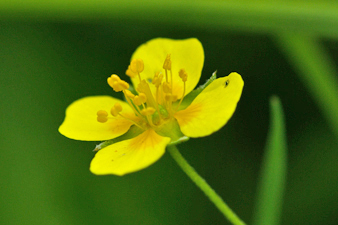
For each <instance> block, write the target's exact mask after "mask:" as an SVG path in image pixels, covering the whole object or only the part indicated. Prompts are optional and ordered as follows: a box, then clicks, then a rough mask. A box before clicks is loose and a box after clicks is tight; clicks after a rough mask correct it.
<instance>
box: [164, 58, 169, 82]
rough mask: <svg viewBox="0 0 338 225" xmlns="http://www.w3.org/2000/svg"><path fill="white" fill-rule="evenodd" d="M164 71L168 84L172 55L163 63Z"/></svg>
mask: <svg viewBox="0 0 338 225" xmlns="http://www.w3.org/2000/svg"><path fill="white" fill-rule="evenodd" d="M163 69H164V70H165V80H166V81H167V83H168V82H169V80H168V72H167V71H168V70H171V59H170V54H168V55H167V57H166V59H165V60H164V63H163Z"/></svg>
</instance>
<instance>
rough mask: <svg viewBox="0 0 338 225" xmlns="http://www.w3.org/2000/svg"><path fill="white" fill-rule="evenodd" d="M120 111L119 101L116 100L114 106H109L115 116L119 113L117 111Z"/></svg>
mask: <svg viewBox="0 0 338 225" xmlns="http://www.w3.org/2000/svg"><path fill="white" fill-rule="evenodd" d="M121 111H122V106H121V104H120V103H118V102H116V103H115V105H114V107H112V108H111V110H110V113H111V114H112V115H113V116H114V117H116V116H118V115H119V113H120V112H121Z"/></svg>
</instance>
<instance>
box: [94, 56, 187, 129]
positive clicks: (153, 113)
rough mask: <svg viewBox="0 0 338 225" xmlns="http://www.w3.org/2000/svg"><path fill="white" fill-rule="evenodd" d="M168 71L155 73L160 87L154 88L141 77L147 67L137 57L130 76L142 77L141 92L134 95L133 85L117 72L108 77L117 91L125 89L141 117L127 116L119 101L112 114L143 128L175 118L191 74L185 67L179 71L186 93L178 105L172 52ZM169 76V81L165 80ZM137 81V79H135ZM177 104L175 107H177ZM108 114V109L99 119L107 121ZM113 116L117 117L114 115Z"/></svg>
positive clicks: (138, 86) (167, 60) (127, 73)
mask: <svg viewBox="0 0 338 225" xmlns="http://www.w3.org/2000/svg"><path fill="white" fill-rule="evenodd" d="M163 69H164V71H158V72H157V73H155V75H154V78H153V79H152V81H151V83H152V84H153V85H154V86H155V87H156V89H155V91H156V93H154V90H153V89H151V88H150V86H149V82H148V81H147V80H145V79H141V72H143V70H144V63H143V60H142V59H133V60H132V61H131V62H130V65H129V66H128V69H127V70H126V75H128V76H129V77H131V78H135V77H136V76H138V78H139V81H140V82H139V83H138V84H137V86H136V87H137V88H136V90H137V92H138V93H139V94H138V95H135V94H133V93H132V92H131V91H129V90H128V89H129V84H128V83H127V82H125V81H124V80H121V79H120V77H119V76H118V75H116V74H113V75H111V76H110V77H109V78H108V80H107V81H108V84H109V85H110V86H111V87H112V88H113V89H114V91H116V92H120V91H122V92H123V94H124V96H125V99H126V101H127V103H128V104H129V105H130V107H131V109H132V110H133V111H134V115H135V116H136V117H137V119H135V118H133V119H131V118H129V116H126V115H127V114H126V115H123V113H122V114H121V113H120V112H121V111H122V106H121V104H120V103H116V104H115V105H114V107H112V108H111V110H110V113H111V115H113V116H114V117H117V116H120V117H122V118H124V119H127V120H129V121H131V122H132V123H133V124H134V125H136V126H138V127H139V128H141V129H147V128H149V127H156V126H160V125H161V124H162V123H163V122H165V121H166V120H169V119H170V118H172V116H173V115H174V113H175V112H176V111H177V110H178V109H179V106H180V105H181V103H182V100H183V98H184V95H185V91H186V90H185V89H186V81H187V78H188V74H187V72H186V71H185V70H184V69H181V70H180V71H179V73H178V75H179V77H180V78H181V79H182V81H183V93H182V97H181V96H179V97H181V98H180V101H179V103H178V104H174V102H176V101H177V100H178V96H177V93H173V90H176V89H175V88H174V87H173V84H174V82H173V81H174V80H173V74H172V71H171V55H170V54H168V55H167V56H166V59H165V60H164V63H163ZM163 78H165V80H163ZM133 81H134V82H135V80H133ZM174 106H175V108H174ZM108 119H109V118H108V113H107V112H106V111H104V110H100V111H98V112H97V121H99V122H101V123H105V122H107V120H108ZM111 119H113V118H111Z"/></svg>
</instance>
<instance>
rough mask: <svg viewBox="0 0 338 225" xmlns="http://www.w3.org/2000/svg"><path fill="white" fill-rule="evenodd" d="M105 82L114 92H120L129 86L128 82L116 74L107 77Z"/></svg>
mask: <svg viewBox="0 0 338 225" xmlns="http://www.w3.org/2000/svg"><path fill="white" fill-rule="evenodd" d="M107 82H108V84H109V86H110V87H112V88H113V89H114V91H116V92H120V91H123V90H126V89H128V88H129V84H128V83H127V82H125V81H124V80H121V79H120V77H119V76H117V75H116V74H113V75H111V76H110V77H108V79H107Z"/></svg>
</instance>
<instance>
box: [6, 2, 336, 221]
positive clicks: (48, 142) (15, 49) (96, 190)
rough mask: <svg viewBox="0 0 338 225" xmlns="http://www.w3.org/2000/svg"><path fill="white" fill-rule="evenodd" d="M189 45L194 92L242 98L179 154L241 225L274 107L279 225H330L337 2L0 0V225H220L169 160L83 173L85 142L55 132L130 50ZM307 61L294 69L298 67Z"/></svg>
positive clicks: (90, 145) (87, 153)
mask: <svg viewBox="0 0 338 225" xmlns="http://www.w3.org/2000/svg"><path fill="white" fill-rule="evenodd" d="M155 37H168V38H175V39H182V38H189V37H196V38H198V39H199V40H200V41H201V42H202V44H203V47H204V51H205V64H204V69H203V75H202V77H201V81H200V84H202V83H204V81H205V80H206V79H207V78H209V77H210V75H211V74H212V72H214V71H215V70H217V71H218V76H225V75H228V74H229V73H230V72H232V71H236V72H238V73H240V74H241V75H242V76H243V79H244V82H245V87H244V91H243V95H242V98H241V100H240V102H239V105H238V108H237V110H236V112H235V114H234V116H233V118H232V119H231V120H230V121H229V122H228V124H227V125H226V126H225V127H224V128H222V129H221V130H220V131H218V132H217V133H215V134H213V135H211V136H209V137H206V138H201V139H191V140H190V141H189V142H187V143H184V144H182V145H180V146H179V149H180V150H181V153H182V154H183V155H184V156H185V158H186V159H187V160H188V161H189V162H190V163H191V165H192V166H194V167H195V169H196V170H197V171H198V172H199V173H200V174H201V175H202V176H203V177H204V178H205V179H206V180H207V181H208V182H209V184H210V185H211V186H212V187H213V188H214V189H215V190H216V191H217V192H218V193H219V194H220V196H222V197H223V199H224V200H225V201H226V202H227V203H228V204H229V206H230V207H231V208H232V209H233V210H234V211H235V212H236V213H237V214H238V215H239V216H240V217H241V218H242V219H243V220H244V221H246V222H247V223H248V224H251V222H252V219H253V212H254V205H255V198H256V193H257V183H258V180H259V172H260V168H261V163H262V156H263V153H264V148H265V142H266V137H267V132H268V130H269V116H270V113H269V98H270V96H272V95H278V96H279V97H280V99H281V102H282V104H283V108H284V112H285V120H286V129H287V141H288V144H287V145H288V169H287V182H286V191H285V195H284V203H283V211H282V218H281V224H310V225H311V224H338V223H337V220H338V216H337V215H338V205H337V201H338V192H337V186H338V176H337V172H338V164H337V158H338V142H337V137H338V126H337V119H336V118H337V115H338V114H337V113H338V110H337V109H338V106H337V104H338V95H337V91H336V90H337V88H338V82H337V78H338V77H337V72H336V69H337V62H338V45H337V43H338V41H337V40H338V5H337V4H336V3H335V2H334V1H332V2H331V1H320V2H319V1H318V2H317V1H311V3H308V2H307V1H305V2H303V1H296V2H294V1H285V2H280V1H272V2H265V1H258V2H255V3H252V2H249V1H242V2H241V1H238V2H237V3H235V2H225V1H221V0H219V1H186V2H184V3H183V2H178V1H145V2H141V1H124V2H123V1H99V2H94V1H70V2H66V1H23V2H20V1H16V0H15V1H11V2H9V1H8V2H7V1H6V2H5V1H3V0H2V1H0V53H1V54H0V72H1V73H0V88H1V89H0V90H1V95H0V103H1V114H0V116H1V118H0V119H1V120H0V134H1V141H0V147H1V150H2V153H1V156H0V157H1V158H0V160H1V163H0V175H1V185H0V193H1V196H0V224H6V225H16V224H20V225H21V224H36V225H40V224H41V225H54V224H72V225H77V224H79V225H80V224H81V225H83V224H88V225H91V224H103V225H105V224H119V225H132V224H150V225H152V224H163V225H186V224H194V225H200V224H201V225H202V224H229V223H228V222H227V221H225V219H224V217H223V215H222V214H220V213H219V212H218V211H217V209H216V208H215V207H214V206H213V205H212V204H211V203H210V202H209V201H208V199H207V198H206V197H205V196H204V194H203V193H202V192H201V191H200V190H199V189H198V188H197V187H196V186H195V185H194V184H193V183H192V182H191V181H190V180H189V179H188V178H187V177H186V175H185V174H184V173H183V172H182V171H181V170H180V169H179V167H178V166H177V165H176V163H175V162H174V161H173V159H172V158H171V157H170V155H169V154H165V155H164V157H162V158H161V160H159V161H158V162H156V163H155V164H154V165H152V166H151V167H149V168H147V169H145V170H142V171H140V172H137V173H133V174H129V175H126V176H123V177H116V176H95V175H93V174H91V173H90V172H89V170H88V168H89V163H90V161H91V159H92V158H93V156H94V153H93V152H92V151H91V150H92V149H94V147H95V144H98V143H95V142H80V141H73V140H70V139H67V138H65V137H63V136H62V135H60V134H59V133H58V131H57V130H58V127H59V125H60V124H61V123H62V121H63V119H64V112H65V109H66V107H67V106H68V105H69V104H70V103H71V102H73V101H74V100H76V99H78V98H81V97H84V96H90V95H112V96H115V97H121V96H119V95H117V94H116V93H114V92H113V91H112V89H111V88H110V87H109V86H108V85H107V83H106V79H107V77H108V76H110V75H111V74H112V73H116V74H120V75H123V74H124V72H125V70H126V68H127V66H128V64H129V59H130V57H131V54H132V53H133V51H134V50H135V49H136V48H137V47H138V46H139V45H140V44H142V43H144V42H146V41H148V40H150V39H152V38H155ZM307 63H308V64H307Z"/></svg>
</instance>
